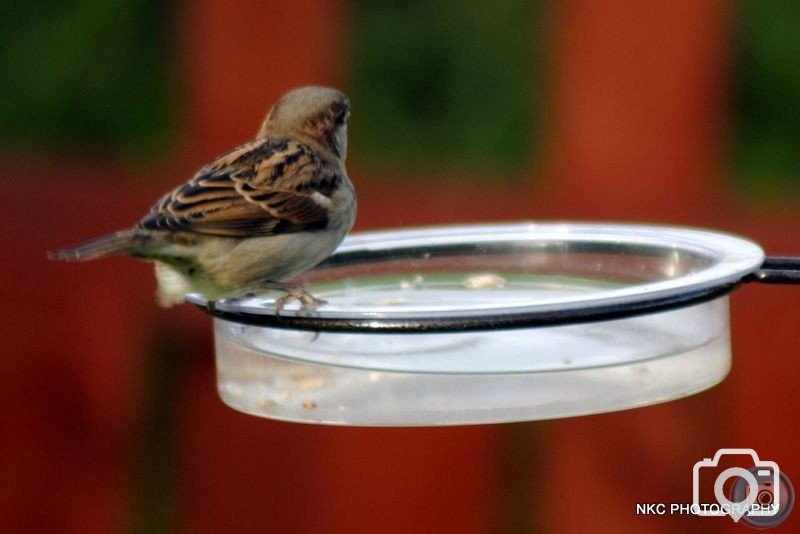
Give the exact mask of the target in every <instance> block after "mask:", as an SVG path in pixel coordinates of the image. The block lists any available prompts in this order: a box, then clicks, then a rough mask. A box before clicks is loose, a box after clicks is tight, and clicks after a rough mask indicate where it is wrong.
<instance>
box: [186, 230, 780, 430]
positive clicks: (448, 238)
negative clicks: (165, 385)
mask: <svg viewBox="0 0 800 534" xmlns="http://www.w3.org/2000/svg"><path fill="white" fill-rule="evenodd" d="M763 260H764V254H763V252H762V250H761V249H760V248H759V247H758V246H757V245H755V244H754V243H752V242H750V241H747V240H744V239H741V238H738V237H734V236H730V235H727V234H721V233H717V232H709V231H702V230H693V229H684V228H672V227H652V226H634V225H601V224H571V223H563V224H534V223H518V224H502V225H482V226H460V227H439V228H423V229H412V230H403V231H387V232H372V233H364V234H356V235H353V236H351V237H349V238H348V239H347V240H346V241H345V242H344V243H343V245H342V246H341V247H340V249H339V250H338V251H337V253H336V254H335V255H334V256H333V257H331V258H330V259H329V260H328V261H327V262H325V263H324V264H323V265H321V266H319V267H318V268H316V269H315V270H313V271H311V272H310V273H308V275H307V276H306V280H305V282H306V288H307V289H308V290H309V291H310V292H311V293H313V294H314V295H316V296H318V297H321V298H323V299H325V300H327V301H328V304H326V305H324V306H322V307H320V308H319V309H318V310H317V311H315V312H313V313H311V314H308V313H303V312H302V311H301V310H299V309H298V307H296V306H295V307H287V308H286V309H285V310H284V311H283V312H282V314H281V316H280V317H276V316H275V313H274V300H273V299H272V298H268V297H274V296H275V295H264V296H257V297H253V298H247V299H237V300H233V301H228V302H225V301H222V302H218V303H217V305H216V310H215V312H214V313H215V315H217V317H216V318H215V335H216V358H217V373H218V387H219V392H220V395H221V397H222V399H223V401H224V402H226V403H227V404H228V405H230V406H231V407H233V408H235V409H237V410H241V411H244V412H247V413H250V414H253V415H258V416H262V417H270V418H276V419H285V420H291V421H302V422H309V423H326V424H348V425H454V424H475V423H497V422H506V421H521V420H534V419H547V418H554V417H566V416H573V415H581V414H589V413H597V412H605V411H613V410H621V409H626V408H632V407H635V406H643V405H647V404H653V403H657V402H663V401H666V400H670V399H674V398H678V397H683V396H686V395H689V394H692V393H695V392H697V391H700V390H703V389H705V388H708V387H710V386H712V385H714V384H716V383H717V382H719V381H720V380H722V379H723V378H724V376H725V375H726V374H727V372H728V370H729V368H730V358H731V355H730V342H729V322H728V299H727V293H728V292H729V291H730V290H731V289H732V288H733V287H734V286H735V285H736V284H737V283H738V282H739V281H741V280H742V279H743V278H744V277H745V276H747V275H749V274H751V273H753V272H754V271H755V270H756V269H758V267H759V266H760V265H761V264H762V262H763ZM193 300H194V301H195V302H196V303H197V304H198V305H202V304H204V301H202V299H199V298H197V297H194V298H193Z"/></svg>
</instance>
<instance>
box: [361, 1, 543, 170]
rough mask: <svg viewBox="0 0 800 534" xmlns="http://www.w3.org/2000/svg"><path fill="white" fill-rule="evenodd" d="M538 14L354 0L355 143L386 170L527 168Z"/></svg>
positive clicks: (482, 6) (508, 6) (537, 8)
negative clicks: (425, 166)
mask: <svg viewBox="0 0 800 534" xmlns="http://www.w3.org/2000/svg"><path fill="white" fill-rule="evenodd" d="M542 11H543V7H542V4H540V3H536V2H528V1H526V0H495V1H493V2H485V1H483V0H463V1H461V2H444V1H424V0H411V1H408V0H407V1H399V0H372V1H361V2H355V5H354V6H352V9H351V12H352V17H353V19H352V24H351V32H352V33H351V39H352V43H351V44H352V47H351V69H352V71H351V73H350V81H351V83H350V87H348V91H349V92H350V94H351V96H352V100H353V102H356V103H357V104H356V105H357V108H358V109H357V110H354V111H355V112H356V113H357V117H360V118H361V119H359V120H355V121H354V122H353V125H352V133H351V135H352V137H353V139H354V141H353V144H358V146H359V148H360V153H361V154H363V155H364V157H365V159H367V161H369V162H374V163H379V164H381V165H396V164H399V165H402V166H404V167H408V166H419V165H436V166H449V165H457V166H458V165H461V166H465V165H479V166H492V167H500V168H508V167H513V166H518V165H522V164H525V163H527V162H528V161H530V159H532V158H531V151H532V149H533V148H534V127H535V125H536V123H537V120H536V119H537V117H536V116H535V112H536V110H537V105H536V103H537V102H538V101H539V100H540V99H541V94H540V93H539V92H538V85H537V83H536V82H538V80H539V79H540V78H541V74H542V72H541V71H542V65H543V61H541V59H540V58H541V56H540V55H539V54H538V52H539V51H540V47H539V46H538V43H539V42H541V41H542V39H541V36H542V32H541V29H542V24H541V23H542V18H543V17H542Z"/></svg>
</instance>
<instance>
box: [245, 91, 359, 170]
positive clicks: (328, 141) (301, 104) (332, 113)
mask: <svg viewBox="0 0 800 534" xmlns="http://www.w3.org/2000/svg"><path fill="white" fill-rule="evenodd" d="M349 117H350V101H349V100H348V99H347V97H346V96H345V95H344V94H343V93H342V92H341V91H337V90H336V89H331V88H328V87H300V88H298V89H293V90H291V91H289V92H288V93H286V94H285V95H283V97H281V99H280V100H278V102H277V103H276V104H275V105H274V106H273V107H272V109H271V110H270V112H269V114H267V118H266V119H264V123H263V124H262V125H261V130H259V132H258V137H267V136H270V135H286V136H291V137H298V138H300V139H303V140H311V141H314V142H315V143H318V144H319V145H321V146H322V147H323V148H325V149H327V150H330V151H331V152H332V153H333V154H335V155H336V156H338V157H340V158H342V159H344V158H345V156H346V155H347V120H348V118H349Z"/></svg>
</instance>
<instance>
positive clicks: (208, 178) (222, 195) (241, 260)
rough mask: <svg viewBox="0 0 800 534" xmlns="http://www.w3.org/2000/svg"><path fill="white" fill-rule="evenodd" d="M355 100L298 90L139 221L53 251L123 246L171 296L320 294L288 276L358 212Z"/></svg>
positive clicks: (315, 259)
mask: <svg viewBox="0 0 800 534" xmlns="http://www.w3.org/2000/svg"><path fill="white" fill-rule="evenodd" d="M348 117H349V102H348V100H347V97H345V96H344V95H343V94H342V93H340V92H339V91H337V90H335V89H328V88H324V87H303V88H300V89H295V90H293V91H290V92H289V93H287V94H286V95H284V96H283V98H281V99H280V100H279V101H278V102H277V103H276V104H275V106H273V108H272V109H271V110H270V112H269V114H268V115H267V117H266V119H265V120H264V122H263V124H262V125H261V128H260V130H259V132H258V135H257V136H256V138H255V139H254V140H252V141H249V142H247V143H245V144H243V145H241V146H238V147H236V148H234V149H232V150H230V151H228V152H226V153H225V154H222V155H221V156H219V157H217V158H216V159H215V160H214V161H212V162H211V163H209V164H208V165H206V166H205V167H203V168H202V169H200V171H198V172H197V173H196V174H195V176H194V177H193V178H192V179H191V180H189V181H188V182H186V183H185V184H183V185H181V186H179V187H177V188H176V189H175V190H173V191H172V192H170V193H168V194H167V195H165V196H164V197H163V198H162V199H161V200H160V201H158V202H157V203H156V204H155V206H153V208H152V209H151V210H150V213H149V214H147V215H146V216H145V217H144V218H143V219H142V220H141V221H140V222H139V223H138V224H137V225H136V226H135V227H133V228H132V229H130V230H125V231H121V232H117V233H115V234H111V235H108V236H103V237H100V238H98V239H95V240H92V241H89V242H88V243H84V244H82V245H79V246H76V247H73V248H68V249H64V250H59V251H55V252H52V253H49V256H50V257H51V258H52V259H60V260H75V261H81V260H89V259H95V258H99V257H103V256H107V255H110V254H117V253H124V254H130V255H132V256H135V257H138V258H141V259H144V260H148V261H153V262H155V263H156V275H157V277H158V280H159V289H160V294H161V300H162V303H165V304H170V303H173V302H177V301H180V300H183V297H184V295H185V294H187V293H190V292H197V293H201V294H203V295H204V296H205V297H206V298H208V299H209V300H210V301H213V300H216V299H219V298H229V297H236V296H240V295H242V294H245V293H249V292H253V291H258V290H259V289H265V288H269V289H283V290H285V291H287V292H288V295H287V296H285V297H283V298H282V299H278V303H277V306H278V307H279V308H280V307H282V306H283V304H284V303H285V302H286V300H287V298H290V297H294V298H298V299H300V300H301V301H302V302H303V303H304V304H315V303H317V302H318V301H317V300H316V299H314V298H313V297H311V296H310V295H308V294H307V293H305V292H304V291H303V290H302V288H300V287H299V286H297V285H295V284H291V283H286V280H288V279H290V278H292V277H293V276H296V275H297V274H300V273H301V272H303V271H305V270H307V269H310V268H312V267H314V265H316V264H317V263H319V262H321V261H322V260H324V259H325V258H327V257H328V256H329V255H330V254H331V253H332V252H333V250H334V249H335V248H336V246H337V245H338V244H339V243H340V242H341V240H342V239H343V238H344V236H345V234H346V233H347V231H348V230H349V229H350V227H351V226H352V223H353V219H354V217H355V193H354V190H353V187H352V184H351V183H350V180H349V179H348V177H347V173H346V171H345V168H344V159H345V157H346V152H347V119H348Z"/></svg>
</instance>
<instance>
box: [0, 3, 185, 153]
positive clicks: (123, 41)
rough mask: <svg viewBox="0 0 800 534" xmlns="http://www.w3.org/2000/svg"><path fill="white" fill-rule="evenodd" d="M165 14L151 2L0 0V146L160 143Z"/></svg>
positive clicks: (164, 110) (165, 130)
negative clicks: (17, 0)
mask: <svg viewBox="0 0 800 534" xmlns="http://www.w3.org/2000/svg"><path fill="white" fill-rule="evenodd" d="M167 15H168V12H167V3H166V2H161V1H158V0H103V1H97V0H68V1H64V0H34V1H28V2H10V1H8V0H7V1H5V2H3V5H2V7H0V38H1V39H2V46H0V143H1V144H2V146H3V149H4V150H7V149H9V148H11V149H23V150H37V149H44V150H47V149H63V148H67V149H76V148H77V149H80V148H83V149H85V150H87V151H112V152H121V153H126V152H127V153H131V152H132V153H136V154H139V153H141V152H143V151H148V150H151V149H152V148H154V147H157V146H161V145H163V142H164V140H165V137H166V136H167V135H168V134H169V128H170V119H171V117H172V113H171V110H172V109H173V107H172V105H171V104H172V102H171V92H170V87H171V85H172V84H171V83H170V80H169V76H168V68H169V54H168V53H167V52H166V51H167V49H168V43H167V42H166V41H167V39H166V35H167V24H168V20H167V19H168V16H167Z"/></svg>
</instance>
